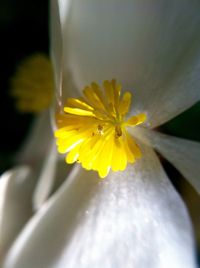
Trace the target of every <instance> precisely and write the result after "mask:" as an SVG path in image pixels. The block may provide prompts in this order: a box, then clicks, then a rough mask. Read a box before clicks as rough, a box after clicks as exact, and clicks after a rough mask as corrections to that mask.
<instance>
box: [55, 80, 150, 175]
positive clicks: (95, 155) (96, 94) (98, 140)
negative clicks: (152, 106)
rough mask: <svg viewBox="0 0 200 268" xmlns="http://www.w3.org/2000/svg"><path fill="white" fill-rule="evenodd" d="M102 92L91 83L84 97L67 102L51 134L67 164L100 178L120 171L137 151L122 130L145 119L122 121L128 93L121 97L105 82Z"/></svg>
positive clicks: (118, 87)
mask: <svg viewBox="0 0 200 268" xmlns="http://www.w3.org/2000/svg"><path fill="white" fill-rule="evenodd" d="M103 87H104V92H102V90H101V88H100V87H99V85H97V84H96V83H92V84H91V85H90V86H87V87H85V88H84V90H83V93H84V96H83V97H81V98H79V99H74V98H69V99H67V102H66V106H65V107H64V114H58V115H57V116H56V121H57V125H58V130H57V131H55V137H56V138H57V145H58V151H59V152H60V153H68V154H67V157H66V162H67V163H74V162H76V161H77V162H78V163H81V165H82V166H83V168H85V169H87V170H91V169H92V170H96V171H97V172H98V173H99V176H100V177H101V178H104V177H105V176H107V174H108V173H109V171H110V169H112V170H113V171H118V170H124V169H125V168H126V166H127V163H134V162H135V161H136V159H137V158H139V157H141V152H140V149H139V147H138V146H137V144H136V143H135V141H134V139H133V138H132V137H131V136H130V134H129V133H128V131H127V129H126V127H128V126H132V127H133V126H136V125H138V124H141V123H143V122H144V121H145V120H146V115H145V114H138V115H135V116H132V117H130V118H129V119H128V120H126V119H125V116H126V114H127V113H128V111H129V108H130V104H131V93H130V92H125V93H124V94H123V95H122V96H121V85H120V84H117V83H116V81H115V80H112V81H105V82H104V84H103Z"/></svg>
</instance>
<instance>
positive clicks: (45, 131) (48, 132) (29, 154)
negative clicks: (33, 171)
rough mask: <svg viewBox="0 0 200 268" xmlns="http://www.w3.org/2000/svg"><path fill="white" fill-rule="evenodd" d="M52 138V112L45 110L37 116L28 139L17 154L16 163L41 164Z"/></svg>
mask: <svg viewBox="0 0 200 268" xmlns="http://www.w3.org/2000/svg"><path fill="white" fill-rule="evenodd" d="M52 140H53V133H52V128H51V124H50V114H49V111H45V112H42V113H41V114H40V115H39V116H38V117H37V118H36V120H35V122H34V124H33V126H32V128H31V130H30V133H29V136H28V138H27V140H26V141H25V143H24V145H23V147H22V149H21V150H20V153H19V154H18V155H17V156H16V163H18V164H27V165H29V166H31V167H32V168H36V167H38V166H40V165H41V162H42V160H43V159H44V156H45V155H46V153H47V150H48V148H49V146H50V144H51V142H52Z"/></svg>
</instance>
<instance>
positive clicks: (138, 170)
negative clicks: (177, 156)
mask: <svg viewBox="0 0 200 268" xmlns="http://www.w3.org/2000/svg"><path fill="white" fill-rule="evenodd" d="M143 151H144V157H143V159H142V160H140V161H138V162H137V163H136V165H134V166H129V167H128V169H127V170H126V172H118V173H111V174H110V175H109V176H108V177H107V178H106V179H105V180H99V179H98V178H97V175H96V173H93V172H87V171H85V170H83V169H81V168H78V169H77V170H74V174H71V177H70V178H69V179H68V180H67V181H66V182H65V184H64V185H63V187H62V188H61V189H60V191H59V192H57V193H56V194H55V195H54V196H53V197H52V198H51V199H50V200H49V201H48V203H46V205H45V206H44V207H43V208H42V209H41V210H40V211H39V213H38V214H36V216H35V217H34V218H33V219H32V220H31V221H30V223H29V224H28V226H27V228H26V229H25V230H24V232H23V233H22V235H21V236H20V237H19V239H18V240H17V241H16V243H15V244H14V246H13V248H12V249H11V251H10V253H9V255H8V256H7V262H6V265H5V268H22V267H29V268H32V267H49V268H63V267H68V268H72V267H73V268H75V267H80V268H101V267H104V268H121V267H126V268H132V267H135V268H146V267H152V268H168V267H170V268H171V267H172V268H179V267H181V268H191V267H195V261H194V255H193V254H194V252H193V246H194V245H193V239H192V234H191V226H190V221H189V219H188V215H187V211H186V209H185V206H184V204H183V203H182V201H181V199H180V197H179V196H178V194H177V193H176V192H175V190H174V188H173V187H172V185H171V183H170V182H169V180H168V178H167V177H166V175H165V173H164V171H163V169H162V167H161V165H160V163H159V161H158V158H157V157H156V156H155V154H154V153H153V152H152V150H151V149H149V148H148V147H145V148H144V150H143Z"/></svg>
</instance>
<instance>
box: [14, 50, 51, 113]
mask: <svg viewBox="0 0 200 268" xmlns="http://www.w3.org/2000/svg"><path fill="white" fill-rule="evenodd" d="M53 88H54V85H53V73H52V68H51V63H50V60H49V59H48V58H47V57H46V56H45V55H43V54H35V55H33V56H31V57H29V58H27V59H25V60H24V61H23V62H22V63H21V65H20V66H19V67H18V69H17V72H16V74H15V76H14V77H13V79H12V81H11V95H12V96H13V97H15V98H16V101H17V102H16V105H17V108H18V110H19V111H21V112H34V113H35V112H36V113H37V112H40V111H42V110H44V109H46V108H48V107H49V105H50V104H51V101H52V99H53Z"/></svg>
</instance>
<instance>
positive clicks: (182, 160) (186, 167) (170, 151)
mask: <svg viewBox="0 0 200 268" xmlns="http://www.w3.org/2000/svg"><path fill="white" fill-rule="evenodd" d="M143 132H144V130H143ZM145 135H146V137H147V138H148V139H150V142H151V145H152V146H153V147H154V148H155V149H156V150H157V151H158V152H159V153H161V154H162V155H163V156H164V157H165V158H166V159H167V160H168V161H169V162H171V163H172V164H173V165H174V166H175V167H176V168H177V169H178V170H179V171H180V172H181V173H182V175H183V176H184V177H185V178H186V179H187V180H188V181H189V182H190V183H191V184H192V186H193V187H194V188H195V189H196V190H197V191H198V193H200V143H199V142H195V141H189V140H185V139H181V138H177V137H173V136H168V135H165V134H162V133H159V132H157V131H145ZM137 136H138V135H137ZM141 136H142V132H140V137H141ZM138 138H139V136H138ZM143 141H144V140H143Z"/></svg>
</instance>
